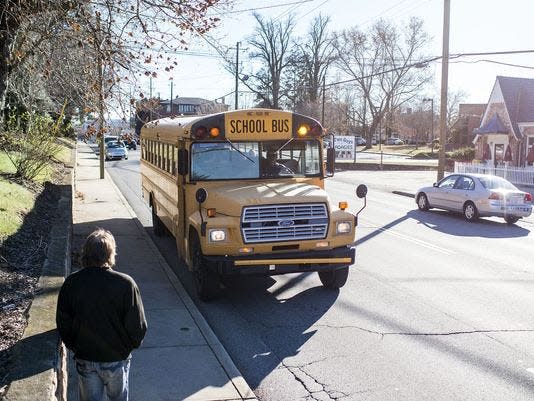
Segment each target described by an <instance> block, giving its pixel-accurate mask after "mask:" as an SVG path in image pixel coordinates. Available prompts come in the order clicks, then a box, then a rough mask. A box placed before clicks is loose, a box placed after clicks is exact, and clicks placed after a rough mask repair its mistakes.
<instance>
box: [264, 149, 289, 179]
mask: <svg viewBox="0 0 534 401" xmlns="http://www.w3.org/2000/svg"><path fill="white" fill-rule="evenodd" d="M263 162H264V163H263V168H262V171H263V176H264V177H277V176H279V175H291V174H293V172H292V171H291V170H290V169H289V168H288V167H286V166H284V165H283V164H281V163H278V161H277V156H276V152H275V151H273V150H269V151H267V158H266V159H264V160H263Z"/></svg>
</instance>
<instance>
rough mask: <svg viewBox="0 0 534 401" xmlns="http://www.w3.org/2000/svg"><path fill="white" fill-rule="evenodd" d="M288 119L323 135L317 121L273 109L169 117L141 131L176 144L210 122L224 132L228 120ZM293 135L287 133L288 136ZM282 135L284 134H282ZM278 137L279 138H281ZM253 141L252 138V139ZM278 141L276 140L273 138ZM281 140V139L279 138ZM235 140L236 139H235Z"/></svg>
mask: <svg viewBox="0 0 534 401" xmlns="http://www.w3.org/2000/svg"><path fill="white" fill-rule="evenodd" d="M280 117H283V118H286V119H291V120H293V119H295V118H297V120H298V121H306V122H309V123H311V124H312V125H314V126H317V127H319V128H320V133H321V134H323V130H322V126H321V124H320V123H319V122H318V121H316V120H315V119H313V118H311V117H307V116H303V115H300V114H298V113H294V112H291V111H284V110H272V109H262V108H255V109H240V110H231V111H226V112H222V113H215V114H207V115H197V116H187V117H167V118H162V119H159V120H154V121H150V122H148V123H146V124H145V125H144V126H143V128H142V129H141V136H142V137H144V138H147V139H156V138H157V139H158V140H159V141H162V142H167V143H176V142H177V141H180V140H183V139H192V133H191V128H193V129H195V128H194V126H198V124H196V123H200V124H201V125H204V124H208V122H212V123H213V122H214V121H215V122H217V124H218V125H219V128H220V129H222V130H223V131H224V129H225V127H224V125H225V120H228V119H236V118H237V119H239V118H243V119H254V118H259V119H262V118H270V119H271V120H272V119H276V118H280ZM288 134H291V133H289V132H288V133H287V134H285V135H288ZM280 135H282V133H281V132H280ZM280 135H278V136H280ZM251 139H252V138H251ZM272 139H276V138H272ZM278 139H281V138H278ZM233 140H235V138H233Z"/></svg>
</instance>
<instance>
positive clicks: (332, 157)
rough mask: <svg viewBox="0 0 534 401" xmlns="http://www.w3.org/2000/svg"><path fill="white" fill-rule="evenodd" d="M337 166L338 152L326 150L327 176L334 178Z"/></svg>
mask: <svg viewBox="0 0 534 401" xmlns="http://www.w3.org/2000/svg"><path fill="white" fill-rule="evenodd" d="M335 166H336V151H335V149H334V148H328V149H327V150H326V171H325V173H326V176H327V177H333V176H334V170H335Z"/></svg>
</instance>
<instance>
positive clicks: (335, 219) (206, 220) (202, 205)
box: [141, 109, 367, 300]
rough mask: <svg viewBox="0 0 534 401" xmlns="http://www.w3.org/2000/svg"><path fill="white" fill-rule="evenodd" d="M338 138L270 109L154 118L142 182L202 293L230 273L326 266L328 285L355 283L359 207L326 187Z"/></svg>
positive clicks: (158, 225) (210, 292)
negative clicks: (352, 208) (335, 198)
mask: <svg viewBox="0 0 534 401" xmlns="http://www.w3.org/2000/svg"><path fill="white" fill-rule="evenodd" d="M329 139H330V140H329V141H325V130H324V129H323V127H322V126H321V124H320V123H319V122H318V121H316V120H314V119H312V118H310V117H306V116H303V115H300V114H297V113H292V112H288V111H280V110H268V109H248V110H236V111H228V112H223V113H219V114H212V115H207V116H191V117H180V118H165V119H160V120H156V121H151V122H149V123H147V124H145V126H144V127H143V128H142V130H141V180H142V190H143V197H144V198H145V200H146V201H147V202H148V203H149V205H150V207H151V208H152V220H153V227H154V232H155V234H156V235H164V234H165V233H171V234H172V235H173V236H174V237H175V238H176V245H177V249H178V253H179V257H180V258H181V259H183V260H184V261H185V264H186V266H187V267H188V268H189V269H190V270H191V271H192V273H193V275H194V278H195V284H196V288H197V292H198V295H199V297H200V298H201V299H202V300H210V299H213V298H214V297H216V296H217V295H218V292H219V287H220V279H221V277H222V276H229V275H241V274H264V275H276V274H283V273H294V272H310V271H317V272H318V275H319V278H320V280H321V282H322V284H323V286H324V287H327V288H339V287H342V286H343V285H344V284H345V282H346V281H347V275H348V271H349V266H350V265H352V264H353V263H354V255H355V251H354V237H355V227H356V224H357V213H356V214H353V213H350V212H349V211H348V210H347V202H340V203H339V204H338V205H335V204H333V203H332V202H331V201H330V200H329V197H328V195H327V193H326V192H325V191H324V179H325V178H326V177H327V176H331V175H333V171H334V152H333V149H329V150H328V151H327V150H326V148H325V146H326V145H327V143H330V144H333V138H329ZM366 192H367V188H366V187H365V186H364V185H360V186H359V187H358V191H357V194H358V196H359V197H363V198H364V197H365V194H366ZM364 202H365V199H364ZM363 207H365V203H364V206H363ZM363 207H362V208H360V211H361V210H362V209H363ZM358 213H359V211H358Z"/></svg>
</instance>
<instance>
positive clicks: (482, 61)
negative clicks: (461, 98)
mask: <svg viewBox="0 0 534 401" xmlns="http://www.w3.org/2000/svg"><path fill="white" fill-rule="evenodd" d="M451 63H453V64H477V63H493V64H500V65H505V66H508V67H516V68H526V69H529V70H534V66H529V65H521V64H512V63H504V62H502V61H495V60H485V59H483V60H474V61H464V60H459V61H452V62H451Z"/></svg>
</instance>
